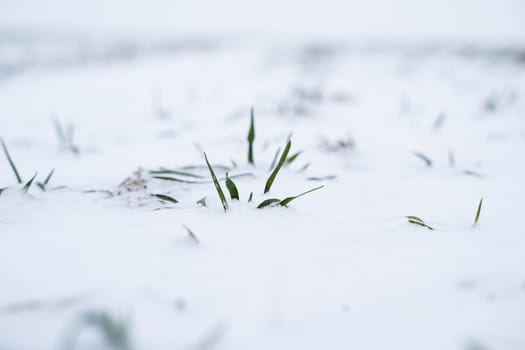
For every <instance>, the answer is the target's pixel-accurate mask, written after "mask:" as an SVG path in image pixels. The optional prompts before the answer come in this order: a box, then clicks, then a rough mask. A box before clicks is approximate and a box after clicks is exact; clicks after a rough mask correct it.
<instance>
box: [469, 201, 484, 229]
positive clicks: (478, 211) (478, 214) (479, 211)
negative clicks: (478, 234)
mask: <svg viewBox="0 0 525 350" xmlns="http://www.w3.org/2000/svg"><path fill="white" fill-rule="evenodd" d="M482 206H483V197H482V198H481V199H480V200H479V204H478V210H477V211H476V217H475V218H474V224H472V227H475V226H476V225H477V224H478V221H479V216H480V214H481V207H482Z"/></svg>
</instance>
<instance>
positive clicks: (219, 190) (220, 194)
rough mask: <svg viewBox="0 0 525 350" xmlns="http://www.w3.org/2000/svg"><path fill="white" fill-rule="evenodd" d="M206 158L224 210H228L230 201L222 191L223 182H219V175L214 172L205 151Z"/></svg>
mask: <svg viewBox="0 0 525 350" xmlns="http://www.w3.org/2000/svg"><path fill="white" fill-rule="evenodd" d="M204 159H205V160H206V165H208V169H209V170H210V175H211V178H212V179H213V184H214V185H215V189H216V190H217V194H218V195H219V199H220V200H221V203H222V207H223V208H224V211H227V210H228V202H227V201H226V197H225V196H224V192H223V191H222V188H221V184H220V183H219V180H217V176H215V173H214V172H213V169H212V167H211V165H210V162H209V161H208V157H207V156H206V153H204Z"/></svg>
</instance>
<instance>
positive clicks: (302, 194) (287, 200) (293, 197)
mask: <svg viewBox="0 0 525 350" xmlns="http://www.w3.org/2000/svg"><path fill="white" fill-rule="evenodd" d="M323 187H324V185H323V186H319V187H316V188H312V189H311V190H308V191H306V192H303V193H301V194H298V195H297V196H292V197H286V198H285V199H283V200H282V201H280V202H279V205H281V206H283V207H286V206H287V205H288V204H289V203H290V202H291V201H293V200H295V199H297V198H299V197H302V196H304V195H305V194H308V193H312V192H313V191H317V190H320V189H321V188H323Z"/></svg>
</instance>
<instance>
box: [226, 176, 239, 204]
mask: <svg viewBox="0 0 525 350" xmlns="http://www.w3.org/2000/svg"><path fill="white" fill-rule="evenodd" d="M226 188H227V189H228V192H230V198H231V199H237V200H239V190H237V186H235V182H233V181H232V179H230V178H229V177H228V173H226Z"/></svg>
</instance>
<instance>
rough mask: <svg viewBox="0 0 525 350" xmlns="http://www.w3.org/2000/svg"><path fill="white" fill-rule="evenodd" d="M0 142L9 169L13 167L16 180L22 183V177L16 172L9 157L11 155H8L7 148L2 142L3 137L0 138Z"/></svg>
mask: <svg viewBox="0 0 525 350" xmlns="http://www.w3.org/2000/svg"><path fill="white" fill-rule="evenodd" d="M0 142H1V143H2V148H3V149H4V154H5V156H6V158H7V161H8V162H9V165H10V166H11V169H13V173H14V174H15V176H16V181H18V183H19V184H21V183H22V178H21V177H20V174H19V173H18V170H16V166H15V163H14V162H13V160H12V159H11V156H10V155H9V151H8V150H7V146H6V145H5V143H4V139H0Z"/></svg>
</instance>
